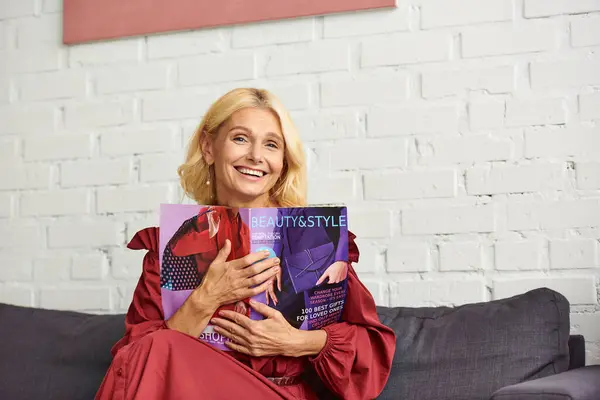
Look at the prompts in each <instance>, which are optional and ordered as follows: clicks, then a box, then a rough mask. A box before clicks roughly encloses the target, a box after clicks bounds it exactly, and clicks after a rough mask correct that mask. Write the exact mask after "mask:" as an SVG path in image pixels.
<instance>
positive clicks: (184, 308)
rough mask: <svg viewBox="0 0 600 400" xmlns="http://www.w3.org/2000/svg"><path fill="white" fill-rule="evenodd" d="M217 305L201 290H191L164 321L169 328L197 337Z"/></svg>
mask: <svg viewBox="0 0 600 400" xmlns="http://www.w3.org/2000/svg"><path fill="white" fill-rule="evenodd" d="M217 308H218V305H216V304H215V303H214V302H212V301H210V299H209V298H208V297H207V296H205V295H204V293H202V292H196V291H194V292H192V295H190V296H189V297H188V298H187V300H186V301H185V302H184V303H183V304H182V305H181V307H180V308H179V309H178V310H177V311H176V312H175V314H173V316H172V317H171V318H169V319H168V320H167V321H166V324H167V327H169V329H174V330H177V331H179V332H183V333H185V334H188V335H190V336H194V337H198V336H200V334H201V333H202V331H204V329H205V328H206V326H207V325H208V322H209V321H210V319H211V318H212V316H213V314H214V313H215V311H216V310H217Z"/></svg>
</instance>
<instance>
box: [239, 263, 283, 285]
mask: <svg viewBox="0 0 600 400" xmlns="http://www.w3.org/2000/svg"><path fill="white" fill-rule="evenodd" d="M277 272H279V267H277V266H274V265H271V266H269V267H267V269H266V270H264V271H263V272H261V273H260V274H256V275H253V276H251V277H249V278H247V279H246V281H247V282H248V286H256V285H260V284H261V283H263V282H265V281H269V279H271V278H272V277H274V276H275V275H276V274H277ZM267 283H270V282H267Z"/></svg>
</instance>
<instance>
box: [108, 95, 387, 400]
mask: <svg viewBox="0 0 600 400" xmlns="http://www.w3.org/2000/svg"><path fill="white" fill-rule="evenodd" d="M303 155H304V152H303V149H302V144H301V142H300V140H299V138H298V136H297V134H296V133H295V130H294V127H293V125H292V122H291V120H290V118H289V116H288V114H287V112H286V111H285V110H284V108H283V107H282V105H281V104H280V103H279V101H278V100H277V99H276V98H275V97H273V96H272V95H271V94H270V93H269V92H267V91H264V90H256V89H236V90H233V91H231V92H229V93H227V94H225V95H224V96H223V97H221V98H220V99H219V100H217V101H216V102H215V103H214V104H213V105H212V106H211V107H210V109H209V110H208V111H207V113H206V115H205V116H204V118H203V120H202V122H201V124H200V126H199V127H198V129H197V131H196V132H195V134H194V136H193V137H192V139H191V141H190V145H189V149H188V153H187V157H186V161H185V163H184V164H183V165H182V166H181V167H180V168H179V171H178V172H179V176H180V180H181V184H182V187H183V189H184V190H185V192H186V193H187V194H188V195H189V196H190V197H191V198H193V199H194V200H196V201H197V202H198V203H199V204H212V205H224V206H230V207H234V208H235V207H274V206H280V207H294V206H303V205H305V204H306V200H305V199H306V178H305V166H304V156H303ZM348 236H349V237H348V240H349V243H348V249H349V257H348V261H349V262H356V261H357V260H358V249H357V247H356V245H355V243H354V240H353V239H354V235H352V234H349V235H348ZM128 247H129V248H131V249H145V250H147V251H148V252H147V254H146V256H145V258H144V266H143V272H142V275H141V277H140V280H139V283H138V286H137V288H136V291H135V293H134V296H133V301H132V303H131V306H130V308H129V311H128V313H127V317H126V333H125V336H124V337H123V338H122V339H121V340H120V341H119V342H118V343H117V344H116V345H115V346H114V348H113V355H114V359H113V362H112V364H111V367H110V369H109V370H108V372H107V374H106V376H105V378H104V381H103V383H102V385H101V387H100V389H99V391H98V394H97V396H96V398H97V399H113V398H123V399H188V398H190V399H191V398H201V399H235V398H248V399H317V398H326V397H328V395H326V394H325V393H328V394H329V395H332V396H335V397H338V398H343V399H370V398H375V397H376V396H377V395H378V394H379V393H380V392H381V390H383V387H384V386H385V383H386V381H387V378H388V376H389V372H390V368H391V363H392V358H393V354H394V350H395V336H394V333H393V331H392V330H391V329H389V328H387V327H385V326H384V325H382V324H381V323H380V322H379V320H378V317H377V313H376V309H375V303H374V301H373V298H372V296H371V295H370V294H369V292H368V290H367V289H366V288H365V287H364V286H363V285H362V284H361V282H360V281H359V280H358V278H357V276H356V273H355V272H354V269H353V268H352V267H351V265H350V263H349V264H348V296H347V299H346V305H345V308H344V312H343V316H342V322H339V323H335V324H331V325H328V326H326V327H324V328H323V329H320V330H312V331H301V330H298V329H296V328H294V327H292V326H291V325H290V324H289V323H288V322H287V321H286V320H285V318H283V316H282V315H281V313H280V312H279V311H277V310H274V309H272V308H270V307H269V306H266V305H264V304H254V303H253V302H250V306H251V307H252V308H253V309H254V310H256V311H257V312H259V313H261V314H263V315H264V316H265V319H263V320H261V321H251V320H249V319H248V318H246V317H245V316H243V315H242V314H240V313H236V312H233V311H222V312H221V313H220V317H219V318H212V319H211V317H212V314H213V312H214V311H215V310H216V309H217V308H219V307H220V306H221V305H224V304H231V303H235V302H237V301H239V300H242V299H245V298H249V297H252V296H254V295H255V294H258V293H262V292H264V291H266V290H267V289H269V288H271V287H272V285H273V281H274V280H275V279H276V277H277V276H278V274H280V268H279V265H278V259H277V258H268V254H266V253H262V252H260V253H251V254H249V255H247V256H244V257H242V258H238V259H231V258H230V257H229V256H230V254H231V252H232V249H231V242H230V241H229V240H226V242H225V246H224V247H223V248H222V249H221V250H220V251H219V253H218V255H217V257H216V258H215V260H214V261H213V262H212V263H211V265H210V267H209V268H208V270H207V272H206V274H205V276H204V279H203V280H202V282H201V284H200V285H199V286H198V287H197V288H196V289H195V290H194V291H193V292H192V294H191V295H190V296H189V297H188V299H187V300H186V302H185V303H184V304H183V306H182V307H181V308H179V309H178V310H177V312H176V313H175V314H173V316H171V317H170V318H169V319H168V320H166V321H165V320H164V316H163V312H162V309H161V298H160V271H159V263H158V229H157V228H148V229H144V230H142V231H140V232H138V233H137V234H136V235H135V237H134V238H133V239H132V240H131V242H130V243H129V245H128ZM209 321H210V322H212V323H214V324H215V325H216V328H215V330H216V331H217V332H219V333H221V334H223V335H225V336H226V337H228V338H229V339H230V340H231V341H230V342H228V346H229V347H230V348H231V349H232V350H235V351H232V352H222V351H219V350H217V349H215V348H214V347H212V346H210V345H208V344H206V343H204V342H202V341H200V340H199V339H197V337H198V336H199V334H200V332H202V330H203V329H204V327H206V325H207V324H208V322H209Z"/></svg>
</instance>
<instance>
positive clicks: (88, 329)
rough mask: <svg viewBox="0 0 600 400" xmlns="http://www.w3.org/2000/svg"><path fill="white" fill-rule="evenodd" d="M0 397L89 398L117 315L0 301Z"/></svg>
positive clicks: (117, 334)
mask: <svg viewBox="0 0 600 400" xmlns="http://www.w3.org/2000/svg"><path fill="white" fill-rule="evenodd" d="M0 321H2V323H0V338H1V340H0V354H1V355H2V356H1V361H0V377H1V379H0V399H60V400H63V399H93V398H94V395H95V393H96V391H97V390H98V387H99V386H100V383H101V382H102V378H103V377H104V374H105V372H106V370H107V369H108V366H109V365H110V362H111V355H110V348H111V347H112V345H113V344H114V343H115V342H116V341H117V340H119V339H120V338H121V336H123V333H124V328H125V326H124V322H123V315H87V314H81V313H76V312H70V311H52V310H42V309H35V308H26V307H17V306H12V305H7V304H0Z"/></svg>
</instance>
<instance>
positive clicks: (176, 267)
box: [159, 204, 348, 351]
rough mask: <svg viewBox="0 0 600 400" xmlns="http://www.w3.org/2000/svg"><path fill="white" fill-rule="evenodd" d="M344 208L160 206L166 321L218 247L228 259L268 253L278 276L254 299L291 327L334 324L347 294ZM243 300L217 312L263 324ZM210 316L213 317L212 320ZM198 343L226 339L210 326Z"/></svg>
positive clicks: (220, 343)
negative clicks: (274, 260) (228, 248)
mask: <svg viewBox="0 0 600 400" xmlns="http://www.w3.org/2000/svg"><path fill="white" fill-rule="evenodd" d="M347 237H348V226H347V212H346V207H341V206H318V207H298V208H238V209H233V208H228V207H223V206H200V205H182V204H163V205H161V208H160V240H159V262H160V286H161V295H162V303H163V304H162V305H163V311H164V316H165V319H168V318H170V316H171V315H173V314H174V313H175V311H177V309H178V308H179V307H181V305H182V304H183V303H184V302H185V300H186V299H187V297H188V296H189V295H190V294H191V293H192V292H193V291H194V289H195V288H196V287H198V285H200V283H201V282H202V279H203V277H204V275H205V273H206V272H207V270H208V268H209V267H210V264H211V263H212V261H213V260H214V259H215V257H216V256H217V254H218V252H219V250H220V249H221V248H222V247H223V246H224V245H225V241H226V240H227V239H229V240H230V241H231V253H230V254H229V256H228V258H227V260H228V261H232V260H235V259H238V258H241V257H244V256H245V255H247V254H249V253H254V252H258V251H263V250H267V251H268V252H269V254H270V257H278V258H279V259H280V261H281V264H280V265H281V271H280V274H278V275H277V276H276V277H275V278H274V281H273V284H272V285H271V286H270V289H268V290H267V291H265V292H263V293H260V294H258V295H256V296H254V297H253V299H254V300H256V301H259V302H261V303H265V304H267V305H269V306H271V307H273V308H275V309H277V310H278V311H280V312H281V313H282V314H283V316H284V317H285V318H286V320H287V321H288V322H289V323H290V324H291V325H292V326H294V327H296V328H298V329H306V330H311V329H320V328H322V327H323V326H326V325H328V324H331V323H334V322H338V321H339V320H340V318H341V315H342V312H343V309H344V302H345V298H346V290H347V273H348V264H347V262H348V240H347ZM249 300H250V299H244V300H241V301H238V302H237V303H235V304H228V305H224V306H222V307H220V308H219V309H218V310H217V311H216V313H218V312H219V311H221V310H223V309H229V310H233V311H236V312H239V313H242V314H244V315H246V316H247V317H249V318H251V319H255V320H258V319H262V318H263V316H262V315H260V314H259V313H257V312H255V311H254V310H253V309H252V308H251V307H250V304H249ZM216 313H215V314H216ZM200 339H201V340H204V341H206V342H207V343H210V344H211V345H213V346H215V347H217V348H219V349H221V350H226V351H228V350H230V349H229V348H228V347H227V346H225V344H224V342H225V340H226V339H225V338H224V337H223V336H221V335H220V334H218V333H216V332H215V331H214V327H213V326H212V325H211V324H209V325H208V326H207V328H206V329H205V330H204V332H203V333H202V334H201V335H200Z"/></svg>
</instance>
